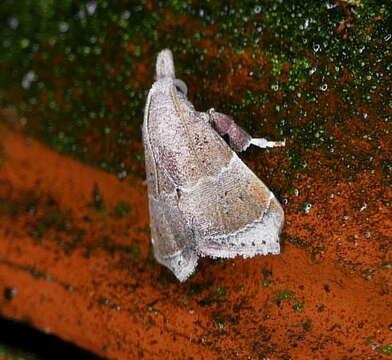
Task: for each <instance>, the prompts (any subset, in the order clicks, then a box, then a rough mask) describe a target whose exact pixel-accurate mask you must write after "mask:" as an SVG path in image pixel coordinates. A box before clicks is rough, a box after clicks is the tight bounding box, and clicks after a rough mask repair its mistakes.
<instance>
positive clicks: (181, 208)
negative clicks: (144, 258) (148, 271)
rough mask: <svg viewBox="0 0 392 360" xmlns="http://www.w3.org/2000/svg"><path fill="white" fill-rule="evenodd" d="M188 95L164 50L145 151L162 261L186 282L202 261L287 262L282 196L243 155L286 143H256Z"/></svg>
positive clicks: (154, 235)
mask: <svg viewBox="0 0 392 360" xmlns="http://www.w3.org/2000/svg"><path fill="white" fill-rule="evenodd" d="M186 95H187V87H186V85H185V83H184V82H183V81H181V80H179V79H176V77H175V70H174V62H173V55H172V53H171V51H170V50H168V49H165V50H162V51H161V52H160V53H159V54H158V57H157V62H156V81H155V82H154V84H153V85H152V87H151V89H150V91H149V93H148V97H147V102H146V107H145V112H144V122H143V143H144V149H145V162H146V177H147V187H148V201H149V211H150V228H151V241H152V244H153V248H154V255H155V258H156V260H157V261H158V262H159V263H161V264H162V265H164V266H166V267H168V268H169V269H170V270H171V271H172V272H173V273H174V274H175V276H176V277H177V278H178V279H179V280H180V281H185V280H186V279H187V278H188V277H189V275H191V274H192V273H193V271H194V270H195V268H196V266H197V261H198V258H199V257H200V256H211V257H214V258H232V257H235V256H238V255H240V256H243V257H246V258H247V257H252V256H255V255H267V254H279V252H280V244H279V234H280V231H281V228H282V226H283V220H284V213H283V209H282V207H281V205H280V204H279V202H278V200H277V199H276V198H275V196H274V194H273V193H272V192H271V191H270V190H269V189H268V188H267V187H266V186H265V185H264V183H263V182H262V181H261V180H260V179H259V178H258V177H257V176H256V175H255V174H254V173H253V172H252V171H251V170H250V169H249V168H248V167H247V166H246V165H245V164H244V163H243V162H242V161H241V159H240V158H239V157H238V156H237V154H236V152H240V151H243V150H245V149H247V148H248V146H249V145H251V144H253V145H256V146H259V147H261V148H266V147H275V146H284V142H274V141H267V140H266V139H256V138H252V137H251V136H250V135H249V134H248V133H247V132H246V131H244V130H243V129H242V128H240V127H239V126H238V125H237V124H236V123H235V122H234V120H233V119H232V118H231V117H229V116H227V115H225V114H221V113H219V112H216V111H215V110H214V109H210V110H209V111H207V112H199V111H196V110H195V108H194V106H193V105H192V104H191V103H190V102H189V101H188V99H187V97H186ZM224 135H226V136H227V137H228V139H229V145H228V144H227V143H226V142H225V141H224V139H223V138H222V136H224Z"/></svg>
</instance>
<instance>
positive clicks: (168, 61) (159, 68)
mask: <svg viewBox="0 0 392 360" xmlns="http://www.w3.org/2000/svg"><path fill="white" fill-rule="evenodd" d="M155 71H156V74H155V77H156V80H160V79H164V78H171V79H174V78H175V77H176V74H175V70H174V61H173V54H172V52H171V51H170V50H169V49H164V50H162V51H161V52H160V53H159V54H158V57H157V62H156V67H155Z"/></svg>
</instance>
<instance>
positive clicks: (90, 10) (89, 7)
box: [86, 1, 97, 15]
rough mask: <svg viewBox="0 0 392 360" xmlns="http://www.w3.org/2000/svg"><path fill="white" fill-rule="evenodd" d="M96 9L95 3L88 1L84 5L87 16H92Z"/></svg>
mask: <svg viewBox="0 0 392 360" xmlns="http://www.w3.org/2000/svg"><path fill="white" fill-rule="evenodd" d="M96 9H97V3H96V2H95V1H89V2H88V3H87V4H86V10H87V12H88V14H89V15H94V13H95V10H96Z"/></svg>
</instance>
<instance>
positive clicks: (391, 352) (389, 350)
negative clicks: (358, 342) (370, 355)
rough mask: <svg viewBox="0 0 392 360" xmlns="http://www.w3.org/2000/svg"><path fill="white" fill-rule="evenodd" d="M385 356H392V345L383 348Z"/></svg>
mask: <svg viewBox="0 0 392 360" xmlns="http://www.w3.org/2000/svg"><path fill="white" fill-rule="evenodd" d="M381 352H382V353H383V354H388V355H392V344H388V345H385V346H383V347H382V348H381Z"/></svg>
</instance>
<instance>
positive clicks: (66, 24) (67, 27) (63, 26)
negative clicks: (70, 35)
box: [59, 21, 69, 33]
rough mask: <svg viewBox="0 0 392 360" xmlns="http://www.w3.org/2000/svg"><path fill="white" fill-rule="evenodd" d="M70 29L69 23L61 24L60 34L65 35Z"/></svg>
mask: <svg viewBox="0 0 392 360" xmlns="http://www.w3.org/2000/svg"><path fill="white" fill-rule="evenodd" d="M68 29H69V24H68V23H66V22H64V21H62V22H60V23H59V30H60V32H62V33H65V32H67V31H68Z"/></svg>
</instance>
